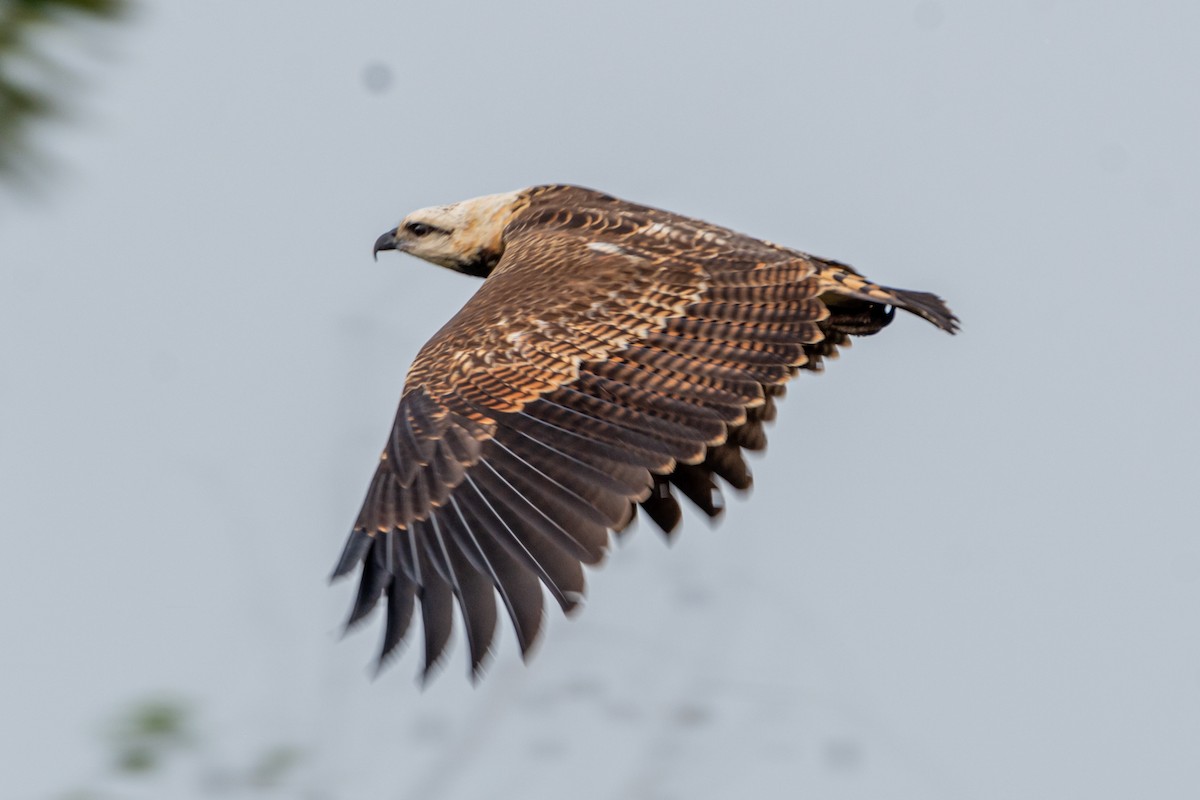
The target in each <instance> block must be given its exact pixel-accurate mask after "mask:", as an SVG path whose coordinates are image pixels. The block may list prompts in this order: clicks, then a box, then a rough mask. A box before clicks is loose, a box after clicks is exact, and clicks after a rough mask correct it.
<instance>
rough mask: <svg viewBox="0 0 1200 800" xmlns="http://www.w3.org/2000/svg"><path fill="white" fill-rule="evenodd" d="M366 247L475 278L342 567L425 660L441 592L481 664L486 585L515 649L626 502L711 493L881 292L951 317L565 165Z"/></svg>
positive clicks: (389, 448)
mask: <svg viewBox="0 0 1200 800" xmlns="http://www.w3.org/2000/svg"><path fill="white" fill-rule="evenodd" d="M380 250H398V251H401V252H404V253H409V254H411V255H414V256H417V257H419V258H423V259H425V260H426V261H431V262H433V263H434V264H437V265H438V266H442V267H446V268H448V269H452V270H456V271H458V272H463V273H466V274H467V275H473V276H475V277H477V278H483V279H484V281H483V284H482V285H481V286H480V288H479V291H477V292H476V293H475V295H474V296H473V297H472V298H471V299H470V300H469V301H468V302H467V304H466V305H465V306H463V308H462V310H461V311H459V312H458V313H457V314H456V315H455V316H454V317H453V318H452V319H451V320H450V321H449V322H447V323H446V325H445V326H444V327H443V328H442V329H441V330H440V331H438V332H437V333H436V334H435V335H434V337H433V338H432V339H431V340H430V341H429V342H428V343H427V344H426V345H425V346H424V347H423V348H421V351H420V353H419V354H418V355H417V358H416V361H415V362H414V363H413V365H412V367H411V368H410V369H409V372H408V376H407V379H406V381H405V385H404V392H403V394H402V396H401V398H400V408H399V410H398V411H397V413H396V421H395V423H394V424H393V426H392V430H391V434H390V435H389V436H388V440H387V444H386V445H385V446H384V448H383V452H382V453H381V454H380V456H379V465H378V467H377V468H376V470H375V476H374V478H373V479H372V481H371V485H370V488H369V489H368V490H367V496H366V500H365V501H364V502H363V506H362V510H361V511H360V512H359V515H358V520H357V521H356V522H355V524H354V530H353V531H352V532H351V534H350V539H349V541H348V542H347V543H346V547H345V550H344V551H343V553H342V556H341V559H340V561H339V562H338V564H337V567H336V569H335V570H334V576H335V577H337V576H342V575H346V574H347V573H349V572H351V571H353V570H354V569H355V568H356V567H357V566H359V565H361V566H362V571H361V575H360V578H359V586H358V594H357V598H356V599H355V602H354V607H353V610H352V611H351V613H350V617H349V621H348V623H347V626H352V625H354V624H355V623H357V622H359V621H360V620H362V619H363V618H364V617H365V616H366V615H367V614H368V613H369V612H370V611H371V610H372V609H373V608H374V607H375V605H376V604H377V603H378V602H379V600H380V599H381V598H386V604H387V613H386V625H385V630H384V636H383V648H382V652H381V654H380V663H381V664H382V663H383V661H384V659H385V658H386V657H387V656H388V655H389V654H390V653H392V652H393V651H394V650H395V649H396V647H397V646H398V645H399V644H400V642H401V641H402V640H403V639H404V637H405V633H406V632H407V631H408V630H409V627H410V625H411V623H412V619H413V616H414V615H415V614H417V613H419V614H420V616H421V621H422V627H423V629H424V644H425V647H424V650H425V653H424V670H423V673H422V674H423V676H424V677H428V675H429V673H430V671H431V670H432V669H433V667H434V666H435V665H436V664H437V663H438V661H439V658H440V657H441V655H442V654H443V652H444V651H445V648H446V644H447V642H448V640H449V637H450V632H451V620H452V615H453V611H454V605H455V601H457V605H458V609H459V611H460V613H461V616H462V622H463V626H464V628H465V629H466V635H467V643H468V647H469V650H470V662H471V674H472V676H473V677H477V676H478V675H479V672H480V670H481V668H482V666H483V664H484V663H485V661H486V659H487V656H488V653H489V651H490V649H491V644H492V640H493V636H494V633H495V628H496V618H497V606H496V598H497V597H499V599H500V602H501V603H502V604H503V606H504V610H505V611H506V612H507V614H508V616H509V618H511V620H512V625H513V629H514V631H515V632H516V637H517V641H518V643H519V644H520V647H521V652H522V655H526V654H528V652H529V650H530V648H531V647H532V646H533V643H534V642H535V641H536V639H537V636H538V631H539V629H540V628H541V625H542V617H543V611H542V601H543V591H542V587H543V586H545V587H546V589H547V590H548V591H549V594H550V595H551V596H552V597H553V598H554V599H555V600H556V601H558V604H559V605H560V606H561V607H562V609H563V611H565V612H570V611H571V610H572V609H574V608H575V607H576V605H577V604H578V603H579V601H580V599H581V598H582V596H583V592H584V573H583V565H584V564H588V565H594V564H598V563H599V562H600V561H601V560H602V559H603V558H604V555H605V552H606V550H607V549H608V546H609V532H610V531H621V530H623V529H624V528H625V527H626V526H628V525H629V524H630V523H631V522H632V521H633V519H634V517H636V516H637V511H638V508H639V507H640V508H641V509H642V511H643V512H645V514H646V516H648V517H649V518H650V519H651V520H652V521H653V522H654V524H655V525H657V526H658V527H659V528H661V529H662V530H663V531H664V532H665V533H670V532H671V531H673V530H674V529H675V527H676V526H677V525H678V524H679V520H680V506H679V500H678V496H677V493H678V494H681V495H683V496H684V497H686V498H687V499H688V500H690V501H691V502H692V503H693V504H695V505H696V506H697V507H698V508H699V509H700V510H701V511H703V512H704V513H705V514H707V515H709V516H710V517H715V516H717V515H718V514H720V513H721V510H722V507H723V504H722V501H721V495H720V487H719V484H718V480H717V479H718V478H719V479H720V480H721V481H722V482H723V483H726V484H728V485H729V486H731V487H733V488H734V489H737V490H745V489H748V488H749V487H750V482H751V478H750V471H749V470H748V469H747V467H746V463H745V460H744V458H743V451H745V450H761V449H762V448H763V447H764V446H765V445H766V438H765V435H764V432H763V425H764V423H766V422H769V421H770V420H771V419H772V418H774V416H775V404H776V400H777V399H778V398H779V397H781V396H782V395H783V391H784V383H785V382H787V380H788V379H789V378H791V377H792V376H793V375H795V374H796V372H797V371H798V370H801V369H805V370H814V371H819V370H820V369H821V364H822V360H823V359H824V358H827V357H834V356H836V355H837V351H838V348H839V347H843V346H845V345H848V344H849V342H850V337H851V336H865V335H868V334H873V333H876V332H877V331H879V330H880V329H881V328H883V327H884V326H886V325H887V324H888V323H889V322H891V321H892V316H893V315H894V313H895V309H897V308H900V309H903V310H905V311H908V312H910V313H913V314H916V315H917V316H919V317H922V318H923V319H926V320H928V321H929V322H931V323H933V324H934V325H936V326H937V327H939V328H941V329H942V330H945V331H948V332H950V333H954V332H955V331H956V330H957V327H958V320H957V319H956V318H955V317H954V315H953V314H952V313H951V312H950V310H949V309H948V308H947V307H946V305H945V303H943V302H942V301H941V299H939V298H938V297H937V296H935V295H933V294H929V293H926V292H913V291H906V290H903V289H892V288H888V287H886V286H880V285H878V284H875V283H872V282H871V281H869V280H868V279H866V278H864V277H863V276H862V275H860V274H859V273H858V272H856V271H855V270H854V269H852V268H851V267H849V266H847V265H845V264H840V263H838V262H836V261H828V260H825V259H821V258H816V257H814V256H811V255H808V254H806V253H802V252H800V251H798V250H793V249H791V248H788V247H782V246H780V245H777V244H772V243H770V242H765V241H762V240H759V239H754V238H751V237H749V236H745V235H743V234H740V233H736V232H734V231H731V230H728V229H726V228H721V227H718V226H716V225H710V224H708V223H706V222H701V221H699V220H695V219H690V218H688V217H683V216H680V215H678V214H672V213H670V212H667V211H661V210H658V209H654V208H648V207H646V206H641V205H636V204H634V203H629V202H626V201H624V200H619V199H617V198H615V197H610V196H609V195H606V194H603V193H601V192H597V191H592V190H590V189H583V188H580V187H576V186H538V187H534V188H531V189H524V190H522V191H517V192H510V193H507V194H497V195H489V196H487V197H479V198H476V199H473V200H465V201H463V202H460V203H454V204H452V205H448V206H436V207H433V208H426V209H422V210H420V211H416V212H414V213H412V214H410V215H409V216H408V217H406V218H405V219H404V220H403V221H402V222H401V223H400V225H399V226H398V227H396V228H395V229H394V230H390V231H388V232H387V233H385V234H383V235H382V236H380V237H379V239H378V241H376V242H375V252H376V254H378V252H379V251H380Z"/></svg>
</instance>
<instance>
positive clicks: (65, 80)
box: [0, 0, 129, 181]
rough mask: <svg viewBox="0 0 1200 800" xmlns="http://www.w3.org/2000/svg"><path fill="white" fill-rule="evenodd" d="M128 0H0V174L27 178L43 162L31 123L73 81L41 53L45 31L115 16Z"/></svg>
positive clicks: (55, 108) (58, 106) (60, 102)
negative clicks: (33, 143) (32, 135)
mask: <svg viewBox="0 0 1200 800" xmlns="http://www.w3.org/2000/svg"><path fill="white" fill-rule="evenodd" d="M128 7H129V4H128V2H127V0H0V179H14V180H18V181H26V180H29V179H30V178H31V177H32V173H33V172H35V171H37V169H38V168H39V165H40V164H42V163H44V162H42V160H41V158H40V157H39V154H38V153H37V152H36V151H35V149H34V148H33V147H32V145H31V144H30V141H29V139H30V133H31V129H32V126H33V125H34V124H35V123H37V122H38V121H39V120H43V119H46V118H48V117H52V116H54V115H57V114H61V112H62V109H63V107H64V105H65V103H66V101H67V100H68V99H69V97H68V95H69V94H70V90H71V88H72V84H73V81H72V80H71V78H72V75H71V73H70V71H68V70H67V69H65V68H64V67H61V66H60V65H59V64H58V62H57V61H56V60H55V59H54V58H53V57H52V56H51V55H50V54H49V53H48V52H46V44H45V39H44V38H42V37H41V34H42V33H43V32H44V31H47V30H50V29H61V28H64V27H69V26H73V25H77V24H79V23H81V22H83V21H85V20H97V21H100V20H104V21H107V20H115V19H118V18H119V17H121V16H122V15H123V14H124V12H125V11H126V10H127V9H128Z"/></svg>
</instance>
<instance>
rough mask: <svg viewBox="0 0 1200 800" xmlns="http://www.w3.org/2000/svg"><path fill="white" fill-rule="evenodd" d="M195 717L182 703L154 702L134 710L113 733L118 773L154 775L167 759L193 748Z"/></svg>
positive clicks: (118, 724) (139, 704)
mask: <svg viewBox="0 0 1200 800" xmlns="http://www.w3.org/2000/svg"><path fill="white" fill-rule="evenodd" d="M191 716H192V715H191V711H190V710H189V708H188V707H187V705H186V704H184V703H183V702H181V701H178V700H170V699H152V700H145V701H142V702H141V703H138V704H137V705H135V706H133V707H132V708H131V709H130V710H129V711H128V712H126V713H125V714H124V715H123V716H121V717H120V718H118V720H117V722H116V724H115V725H114V726H113V729H112V733H111V737H112V743H113V749H114V751H115V755H116V757H115V764H116V767H117V770H118V771H120V772H123V773H126V774H145V773H148V772H153V771H155V770H157V769H159V768H160V767H161V766H162V762H163V761H164V760H165V759H166V758H168V757H169V756H171V755H172V754H174V753H177V752H179V751H181V750H185V749H187V748H188V747H190V746H191V745H192V744H193V743H194V742H195V741H196V737H195V735H194V733H193V731H192V721H191Z"/></svg>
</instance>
